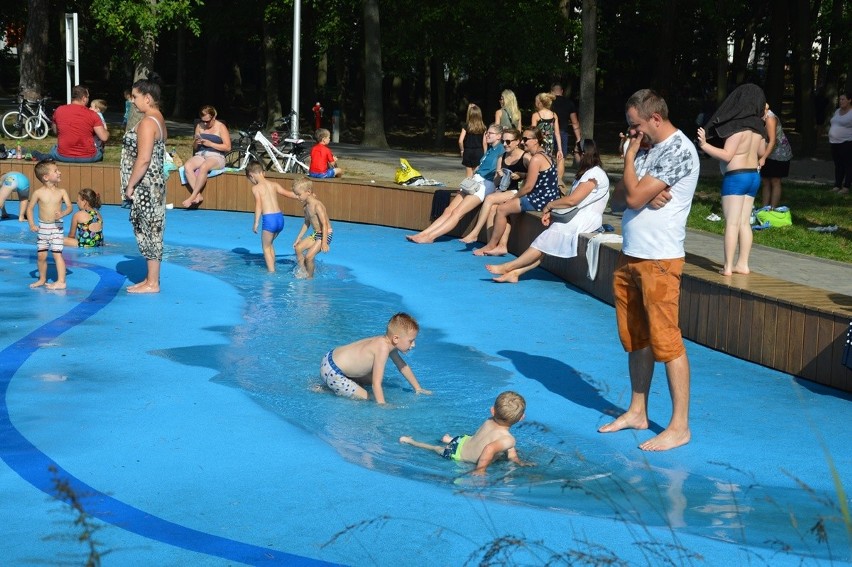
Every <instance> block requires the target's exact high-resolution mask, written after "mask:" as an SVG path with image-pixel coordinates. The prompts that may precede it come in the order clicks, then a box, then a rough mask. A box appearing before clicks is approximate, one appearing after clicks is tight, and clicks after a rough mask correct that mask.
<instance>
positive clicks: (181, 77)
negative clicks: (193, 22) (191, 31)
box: [172, 27, 186, 117]
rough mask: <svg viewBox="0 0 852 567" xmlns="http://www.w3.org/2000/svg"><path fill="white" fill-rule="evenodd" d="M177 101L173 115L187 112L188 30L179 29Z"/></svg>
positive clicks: (176, 80)
mask: <svg viewBox="0 0 852 567" xmlns="http://www.w3.org/2000/svg"><path fill="white" fill-rule="evenodd" d="M175 63H176V65H175V103H174V106H172V116H180V117H182V116H184V113H185V112H186V108H185V103H186V30H184V28H183V27H179V28H178V29H177V49H176V53H175Z"/></svg>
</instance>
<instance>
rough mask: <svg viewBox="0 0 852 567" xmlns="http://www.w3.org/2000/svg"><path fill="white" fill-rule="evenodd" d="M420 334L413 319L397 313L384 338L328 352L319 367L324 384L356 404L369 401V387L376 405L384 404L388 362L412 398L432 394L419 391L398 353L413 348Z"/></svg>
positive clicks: (409, 369)
mask: <svg viewBox="0 0 852 567" xmlns="http://www.w3.org/2000/svg"><path fill="white" fill-rule="evenodd" d="M419 331H420V326H419V325H418V324H417V321H415V320H414V317H412V316H411V315H409V314H408V313H397V314H396V315H394V316H393V317H391V320H390V321H388V327H387V330H386V331H385V334H384V335H379V336H376V337H367V338H365V339H361V340H359V341H355V342H354V343H350V344H348V345H343V346H339V347H337V348H335V349H332V350H330V351H328V353H326V355H325V356H324V357H323V359H322V363H321V365H320V375H321V376H322V379H323V382H325V384H326V386H328V387H329V388H331V391H332V392H334V393H335V394H337V395H338V396H343V397H346V398H352V399H356V400H368V399H369V398H370V396H369V394H368V393H367V390H366V389H365V386H372V387H373V397H374V398H375V399H376V403H377V404H384V403H385V393H384V390H383V389H382V382H383V381H384V378H385V363H386V362H387V360H388V358H390V359H391V360H392V361H393V363H394V364H395V365H396V367H397V369H398V370H399V372H400V374H402V376H403V377H404V378H405V379H406V380H408V383H409V384H411V387H412V388H414V393H415V394H431V393H432V392H430V391H429V390H425V389H423V388H421V387H420V384H419V383H418V382H417V378H415V377H414V372H412V371H411V368H409V366H408V364H406V362H405V361H404V360H403V359H402V357H401V356H400V352H409V351H410V350H411V349H413V348H414V341H415V339H416V338H417V333H418V332H419Z"/></svg>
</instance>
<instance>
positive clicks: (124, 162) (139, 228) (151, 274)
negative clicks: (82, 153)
mask: <svg viewBox="0 0 852 567" xmlns="http://www.w3.org/2000/svg"><path fill="white" fill-rule="evenodd" d="M130 96H131V100H132V102H133V106H135V107H136V109H137V110H138V111H139V112H141V113H142V120H140V121H139V122H138V123H137V124H136V126H134V127H133V129H132V130H129V131H128V132H127V133H126V134H125V135H124V140H123V147H122V149H121V185H122V187H123V188H124V194H125V196H126V197H127V198H128V199H130V200H131V201H132V205H131V206H130V223H131V224H132V225H133V234H134V235H135V236H136V243H137V245H138V246H139V252H141V253H142V256H143V257H144V258H145V262H146V268H147V273H146V275H145V279H144V280H142V281H141V282H139V283H137V284H134V285H132V286H130V287H128V288H127V292H128V293H159V291H160V263H161V262H162V260H163V231H164V230H165V227H166V180H165V177H164V176H163V156H164V155H165V153H166V137H167V132H166V124H165V120H164V119H163V114H162V113H161V112H160V85H159V77H157V76H150V77H148V78H147V79H140V80H138V81H136V82H135V83H133V89H132V90H131V91H130Z"/></svg>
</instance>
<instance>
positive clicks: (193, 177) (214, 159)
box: [183, 104, 231, 208]
mask: <svg viewBox="0 0 852 567" xmlns="http://www.w3.org/2000/svg"><path fill="white" fill-rule="evenodd" d="M199 116H200V117H201V120H200V121H199V122H198V124H197V125H196V126H195V140H194V141H193V144H192V146H193V149H194V150H195V154H194V155H193V156H192V157H191V158H189V159H188V160H186V163H185V164H184V171H185V172H186V183H187V185H189V189H190V191H191V192H192V193H191V195H190V196H189V197H187V198H186V200H185V201H184V202H183V206H184V207H186V208H189V207H191V206H193V205H200V204H201V201H203V200H204V197H202V196H201V191H202V190H203V189H204V186H205V185H206V184H207V176H208V175H209V174H210V172H211V171H212V170H214V169H222V168H224V167H225V154H227V153H228V152H230V151H231V134H230V132H228V127H227V126H225V124H224V123H223V122H220V121H219V120H217V119H216V109H215V108H214V107H212V106H210V105H209V104H208V105H206V106H202V107H201V110H200V111H199Z"/></svg>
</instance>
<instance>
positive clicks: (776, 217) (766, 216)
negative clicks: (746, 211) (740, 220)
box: [756, 209, 793, 228]
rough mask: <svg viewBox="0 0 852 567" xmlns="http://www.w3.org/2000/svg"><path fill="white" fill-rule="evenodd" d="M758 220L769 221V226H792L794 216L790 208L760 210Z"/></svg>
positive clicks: (760, 221) (761, 222)
mask: <svg viewBox="0 0 852 567" xmlns="http://www.w3.org/2000/svg"><path fill="white" fill-rule="evenodd" d="M756 216H757V222H759V223H760V224H763V223H767V222H768V223H769V226H772V227H775V228H777V227H779V226H790V225H792V224H793V216H792V215H791V214H790V210H789V209H787V210H784V211H779V210H777V209H775V210H771V211H758V212H757V215H756Z"/></svg>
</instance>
